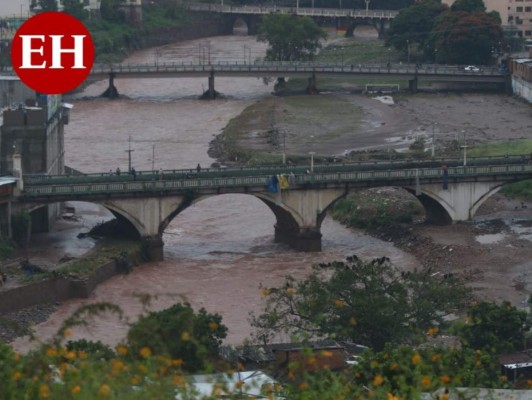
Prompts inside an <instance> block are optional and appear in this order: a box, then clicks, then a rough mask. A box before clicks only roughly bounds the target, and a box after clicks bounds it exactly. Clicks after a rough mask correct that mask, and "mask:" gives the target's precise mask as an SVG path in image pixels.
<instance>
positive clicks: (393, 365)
mask: <svg viewBox="0 0 532 400" xmlns="http://www.w3.org/2000/svg"><path fill="white" fill-rule="evenodd" d="M396 369H397V363H396V362H393V363H391V364H390V371H394V370H396Z"/></svg>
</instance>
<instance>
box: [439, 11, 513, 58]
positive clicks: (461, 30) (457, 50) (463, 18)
mask: <svg viewBox="0 0 532 400" xmlns="http://www.w3.org/2000/svg"><path fill="white" fill-rule="evenodd" d="M501 40H502V29H501V24H500V22H499V21H498V20H497V19H496V18H493V17H492V16H490V15H488V14H486V13H470V12H466V11H456V12H453V11H449V12H445V13H443V14H442V15H441V16H440V17H439V18H438V19H437V21H436V26H435V27H434V30H433V32H432V34H431V38H430V40H429V43H430V47H431V48H434V49H437V50H438V56H439V57H441V58H442V59H444V60H445V61H446V62H447V63H455V64H489V63H490V61H491V59H492V49H493V48H498V44H499V42H500V41H501Z"/></svg>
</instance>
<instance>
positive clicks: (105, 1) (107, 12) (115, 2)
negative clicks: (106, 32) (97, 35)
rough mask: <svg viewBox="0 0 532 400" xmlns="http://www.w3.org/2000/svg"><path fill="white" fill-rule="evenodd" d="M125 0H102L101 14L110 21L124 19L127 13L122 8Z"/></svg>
mask: <svg viewBox="0 0 532 400" xmlns="http://www.w3.org/2000/svg"><path fill="white" fill-rule="evenodd" d="M122 4H124V0H102V1H101V3H100V14H101V16H102V18H103V19H105V20H108V21H120V22H122V21H124V20H125V14H124V12H123V10H121V8H120V7H121V6H122Z"/></svg>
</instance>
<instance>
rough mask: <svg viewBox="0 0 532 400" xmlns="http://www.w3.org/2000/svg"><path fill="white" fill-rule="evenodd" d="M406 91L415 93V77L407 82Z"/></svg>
mask: <svg viewBox="0 0 532 400" xmlns="http://www.w3.org/2000/svg"><path fill="white" fill-rule="evenodd" d="M408 89H409V90H410V92H412V93H417V76H416V77H415V78H414V79H409V80H408Z"/></svg>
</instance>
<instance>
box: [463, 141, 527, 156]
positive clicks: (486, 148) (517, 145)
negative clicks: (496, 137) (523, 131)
mask: <svg viewBox="0 0 532 400" xmlns="http://www.w3.org/2000/svg"><path fill="white" fill-rule="evenodd" d="M521 154H527V155H530V154H532V140H531V139H522V140H512V141H509V142H496V143H485V144H479V145H476V146H475V147H474V148H472V149H471V150H470V151H468V155H471V156H472V157H488V156H503V155H509V156H515V155H521Z"/></svg>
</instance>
